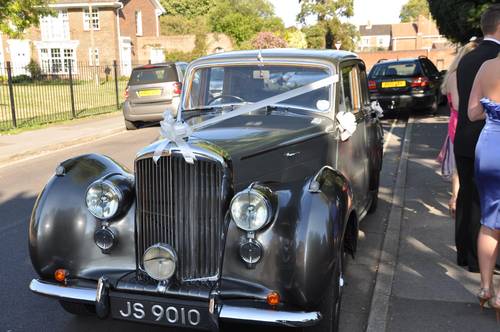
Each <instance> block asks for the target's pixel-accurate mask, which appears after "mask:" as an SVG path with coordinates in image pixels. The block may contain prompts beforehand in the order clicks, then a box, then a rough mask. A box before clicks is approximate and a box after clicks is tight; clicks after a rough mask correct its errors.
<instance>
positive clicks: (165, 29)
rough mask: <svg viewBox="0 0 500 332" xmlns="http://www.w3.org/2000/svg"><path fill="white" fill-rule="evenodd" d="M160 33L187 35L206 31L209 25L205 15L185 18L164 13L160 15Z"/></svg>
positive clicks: (208, 29)
mask: <svg viewBox="0 0 500 332" xmlns="http://www.w3.org/2000/svg"><path fill="white" fill-rule="evenodd" d="M160 30H161V34H162V35H165V36H169V35H188V34H198V33H208V32H209V31H210V27H209V25H208V18H207V17H206V16H196V17H193V18H186V17H183V16H180V15H177V16H172V15H166V16H161V17H160Z"/></svg>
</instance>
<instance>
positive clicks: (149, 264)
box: [142, 243, 177, 281]
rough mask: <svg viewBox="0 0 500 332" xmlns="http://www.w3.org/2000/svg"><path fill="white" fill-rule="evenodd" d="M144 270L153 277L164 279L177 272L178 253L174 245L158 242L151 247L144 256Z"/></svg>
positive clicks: (159, 279)
mask: <svg viewBox="0 0 500 332" xmlns="http://www.w3.org/2000/svg"><path fill="white" fill-rule="evenodd" d="M142 264H143V266H144V271H146V273H147V274H148V275H149V276H150V277H151V278H153V279H155V280H158V281H164V280H168V279H170V278H171V277H172V276H173V275H174V273H175V266H176V265H177V255H176V254H175V251H174V249H173V248H172V247H170V246H169V245H167V244H162V243H158V244H155V245H152V246H151V247H149V248H148V249H147V250H146V252H145V253H144V256H143V257H142Z"/></svg>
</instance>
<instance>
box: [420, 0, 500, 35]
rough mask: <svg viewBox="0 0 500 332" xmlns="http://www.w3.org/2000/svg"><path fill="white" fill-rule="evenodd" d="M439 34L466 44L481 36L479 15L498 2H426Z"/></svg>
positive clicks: (456, 0) (453, 0) (492, 0)
mask: <svg viewBox="0 0 500 332" xmlns="http://www.w3.org/2000/svg"><path fill="white" fill-rule="evenodd" d="M427 1H428V3H429V8H430V11H431V14H432V17H433V18H434V19H435V20H436V22H437V25H438V28H439V32H440V33H441V34H442V35H444V36H445V37H446V38H448V39H449V40H451V41H453V42H457V43H462V44H465V43H467V42H468V41H469V40H470V38H471V37H473V36H476V37H480V36H482V32H481V27H480V20H481V14H482V13H483V12H484V10H486V8H488V6H490V5H492V4H494V3H497V2H498V0H475V1H470V0H427Z"/></svg>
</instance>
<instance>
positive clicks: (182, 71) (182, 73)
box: [179, 63, 187, 81]
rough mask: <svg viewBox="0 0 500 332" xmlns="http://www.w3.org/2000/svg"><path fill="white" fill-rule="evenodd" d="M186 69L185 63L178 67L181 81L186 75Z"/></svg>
mask: <svg viewBox="0 0 500 332" xmlns="http://www.w3.org/2000/svg"><path fill="white" fill-rule="evenodd" d="M186 68H187V64H185V63H181V64H180V65H179V69H180V72H181V75H182V77H181V81H182V79H183V78H184V75H185V74H186Z"/></svg>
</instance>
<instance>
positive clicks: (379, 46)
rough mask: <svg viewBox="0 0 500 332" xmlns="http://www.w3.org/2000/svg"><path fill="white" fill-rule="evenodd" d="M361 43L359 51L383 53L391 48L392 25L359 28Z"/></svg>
mask: <svg viewBox="0 0 500 332" xmlns="http://www.w3.org/2000/svg"><path fill="white" fill-rule="evenodd" d="M359 34H360V37H361V38H360V43H358V47H357V50H358V51H382V50H388V49H389V48H390V46H391V25H390V24H371V23H370V22H368V24H366V25H360V26H359Z"/></svg>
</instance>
